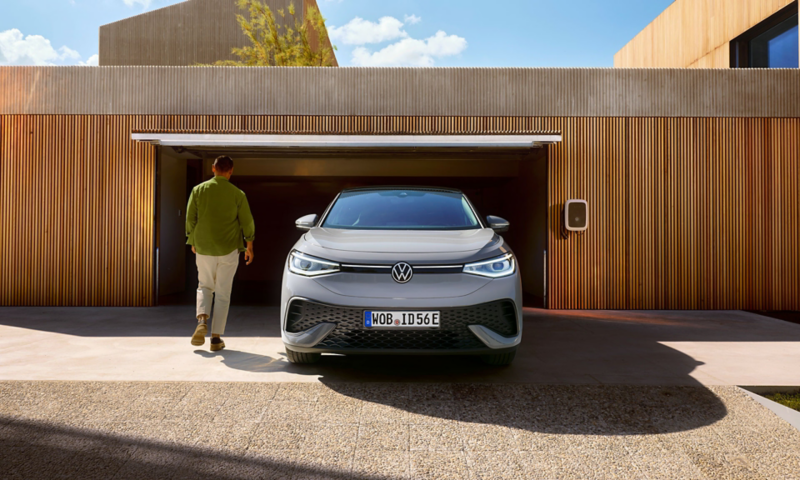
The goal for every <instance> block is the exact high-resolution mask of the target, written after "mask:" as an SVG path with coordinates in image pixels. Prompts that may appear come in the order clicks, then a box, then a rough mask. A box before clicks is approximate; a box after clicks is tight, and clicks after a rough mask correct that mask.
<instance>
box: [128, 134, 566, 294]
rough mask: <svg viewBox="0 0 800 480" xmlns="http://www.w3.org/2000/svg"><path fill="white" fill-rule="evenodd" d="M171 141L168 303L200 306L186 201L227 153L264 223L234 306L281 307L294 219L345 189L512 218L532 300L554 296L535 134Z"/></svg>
mask: <svg viewBox="0 0 800 480" xmlns="http://www.w3.org/2000/svg"><path fill="white" fill-rule="evenodd" d="M140 135H141V134H140ZM206 137H207V136H206ZM460 138H463V137H460ZM140 139H141V138H140ZM147 140H148V141H153V142H154V143H156V142H155V141H154V140H153V139H152V138H148V139H147ZM551 140H552V137H551ZM178 142H181V141H178ZM164 143H168V142H163V143H161V142H159V147H158V149H159V155H158V172H157V185H158V187H157V203H158V205H157V209H156V210H157V219H156V224H157V225H156V227H157V228H156V231H157V234H156V248H157V258H156V260H155V261H156V262H157V266H158V268H157V269H156V270H157V272H158V273H157V275H158V277H157V279H156V284H157V292H156V293H155V294H156V295H157V297H158V302H159V303H160V304H174V303H180V304H187V305H188V304H193V302H194V295H195V293H194V292H195V289H196V287H197V273H196V269H195V267H194V256H193V254H192V253H191V249H190V247H187V246H186V245H185V234H184V224H185V220H186V212H185V209H186V203H187V201H188V198H189V194H190V192H191V190H192V188H193V187H194V186H195V185H197V184H199V183H201V182H203V181H205V180H208V179H209V178H211V177H212V176H213V174H212V172H211V165H212V163H213V161H214V159H215V158H216V157H217V156H219V155H229V156H231V157H232V158H233V160H234V163H235V166H234V174H233V178H232V179H231V182H232V183H233V184H234V185H236V186H237V187H239V188H240V189H242V190H243V191H244V192H245V193H246V194H247V198H248V201H249V203H250V207H251V210H252V212H253V216H254V218H255V222H256V241H255V254H256V259H255V262H254V263H253V264H252V265H250V266H245V265H244V262H243V261H242V263H241V264H240V266H239V270H238V271H237V274H236V279H235V282H234V291H233V298H232V301H233V302H234V303H235V304H251V305H253V304H255V305H278V303H279V300H280V283H281V277H282V275H283V268H284V262H285V260H286V256H287V255H288V253H289V251H290V250H291V248H292V246H293V245H294V243H295V242H296V241H297V239H298V238H299V237H300V235H301V234H302V233H301V232H300V231H298V230H296V228H295V220H296V219H297V218H299V217H301V216H303V215H306V214H311V213H316V214H319V215H321V214H322V213H323V211H324V210H325V208H326V207H327V206H328V205H329V204H330V202H331V201H332V200H333V199H334V197H335V196H336V194H337V193H339V192H340V191H341V190H342V189H345V188H353V187H363V186H377V185H397V186H439V187H450V188H457V189H460V190H462V191H463V192H464V193H466V194H467V195H468V197H469V198H470V200H471V201H472V202H473V204H474V206H475V207H476V208H477V210H478V211H479V213H480V214H481V215H482V216H484V217H485V216H487V215H497V216H500V217H503V218H506V219H507V220H509V222H510V223H511V228H510V230H509V232H507V233H504V234H503V236H504V238H505V239H506V240H507V241H508V242H509V244H510V245H511V248H512V249H513V250H514V252H515V254H516V255H517V257H518V260H519V265H520V268H521V271H522V275H523V289H524V291H525V303H526V306H543V305H544V302H545V301H546V300H545V298H544V295H545V284H544V283H545V267H546V266H545V263H546V262H545V250H546V248H547V247H546V246H547V149H546V148H543V146H542V145H540V144H538V143H536V142H531V141H530V140H529V139H528V140H527V141H526V142H524V143H523V144H522V145H521V146H519V145H515V146H507V145H499V146H498V145H497V144H486V145H482V146H475V145H448V146H441V145H422V146H413V147H409V146H405V147H399V146H397V145H390V146H376V145H374V144H370V145H364V146H361V145H359V146H358V147H357V148H355V147H353V146H348V145H334V146H329V145H325V146H313V147H309V146H295V147H290V148H286V147H284V146H277V147H276V146H273V145H269V146H264V145H259V146H251V145H241V144H236V143H234V142H227V143H226V144H224V145H192V144H191V143H192V142H188V141H182V142H181V143H182V144H181V145H165V144H164ZM201 143H210V142H208V141H201ZM548 143H549V142H548Z"/></svg>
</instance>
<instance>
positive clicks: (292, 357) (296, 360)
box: [286, 348, 322, 365]
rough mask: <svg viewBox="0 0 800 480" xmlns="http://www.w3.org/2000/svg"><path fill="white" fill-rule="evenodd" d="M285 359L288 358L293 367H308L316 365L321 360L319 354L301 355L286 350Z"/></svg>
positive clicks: (300, 353)
mask: <svg viewBox="0 0 800 480" xmlns="http://www.w3.org/2000/svg"><path fill="white" fill-rule="evenodd" d="M286 357H287V358H289V363H293V364H295V365H309V364H312V363H317V362H319V360H320V359H321V358H322V354H321V353H302V352H295V351H294V350H289V349H288V348H287V349H286Z"/></svg>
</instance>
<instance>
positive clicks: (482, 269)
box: [464, 253, 515, 278]
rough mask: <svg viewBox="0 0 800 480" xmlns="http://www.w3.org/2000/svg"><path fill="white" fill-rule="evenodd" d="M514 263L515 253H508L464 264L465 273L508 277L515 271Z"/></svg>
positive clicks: (490, 276)
mask: <svg viewBox="0 0 800 480" xmlns="http://www.w3.org/2000/svg"><path fill="white" fill-rule="evenodd" d="M514 264H515V262H514V255H512V254H510V253H507V254H505V255H503V256H502V257H497V258H493V259H491V260H484V261H482V262H476V263H470V264H468V265H464V273H471V274H473V275H480V276H482V277H489V278H499V277H507V276H509V275H511V274H512V273H514V270H515V265H514Z"/></svg>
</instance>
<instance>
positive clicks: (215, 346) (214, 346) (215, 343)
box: [211, 337, 225, 352]
mask: <svg viewBox="0 0 800 480" xmlns="http://www.w3.org/2000/svg"><path fill="white" fill-rule="evenodd" d="M223 348H225V342H223V341H222V339H221V338H219V337H211V351H212V352H219V351H220V350H222V349H223Z"/></svg>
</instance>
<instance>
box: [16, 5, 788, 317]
mask: <svg viewBox="0 0 800 480" xmlns="http://www.w3.org/2000/svg"><path fill="white" fill-rule="evenodd" d="M209 1H210V0H191V1H190V2H187V3H186V4H180V5H181V6H184V7H185V6H186V5H187V4H191V3H196V4H197V5H206V3H207V2H209ZM276 1H277V0H276ZM308 3H309V2H306V4H308ZM677 3H680V0H679V2H677ZM677 3H676V4H677ZM169 8H171V9H174V8H175V7H169ZM164 11H167V13H169V14H170V15H172V13H171V12H173V10H169V9H164V10H162V11H158V12H153V13H151V14H147V15H155V16H157V15H166V14H165V13H164ZM174 11H178V10H174ZM192 12H193V11H192ZM186 15H188V16H189V17H191V18H195V17H194V15H195V14H194V13H191V12H190V13H187V14H186ZM138 18H140V17H135V19H134V20H136V19H138ZM136 21H138V20H136ZM154 21H155V20H154ZM158 21H161V20H158ZM172 21H173V22H176V21H177V20H175V18H173V19H172ZM147 24H148V23H147V22H144V23H137V24H136V25H139V26H138V27H136V28H149V27H146V25H147ZM122 25H124V22H121V25H120V26H117V27H118V28H119V29H120V30H119V31H124V29H123V26H122ZM131 25H134V24H133V23H132V24H131ZM117 27H114V28H111V27H104V28H106V29H107V30H106V32H115V31H117ZM125 28H128V27H125ZM130 28H132V29H134V30H135V28H134V27H130ZM114 35H117V34H116V33H115V34H114ZM119 35H122V34H119ZM131 35H132V36H133V37H134V38H138V35H139V34H137V33H131ZM111 36H113V35H111ZM123 37H124V36H123ZM123 37H117V40H115V41H118V42H120V41H121V40H120V39H121V38H123ZM170 38H171V37H170ZM173 41H174V40H164V43H163V44H162V43H156V44H148V45H149V46H148V47H147V49H148V50H154V51H153V52H145V53H142V54H141V55H139V54H135V55H134V54H132V53H130V54H129V53H125V52H123V51H121V50H116V52H117V53H108V52H114V51H115V50H114V49H110V50H101V63H102V64H104V65H108V64H111V63H114V62H118V63H120V64H126V65H130V64H135V63H137V62H139V63H141V62H152V63H158V61H160V60H158V61H157V60H156V59H157V58H161V59H163V62H162V65H163V64H164V63H166V64H171V63H175V64H179V65H180V64H193V63H195V62H197V61H198V59H201V60H200V61H205V60H202V58H201V57H197V56H189V55H188V54H187V56H182V57H181V56H175V57H170V56H169V55H167V56H162V57H159V55H161V53H160V52H163V51H164V50H165V49H169V48H172V47H170V46H169V45H173V43H172V42H173ZM183 41H184V40H180V42H183ZM109 42H111V40H109ZM180 42H179V43H180ZM111 43H113V42H111ZM101 44H102V42H101ZM165 45H166V46H165ZM226 48H227V47H226ZM209 49H210V47H209ZM120 52H122V53H120ZM103 55H105V59H104V58H102V56H103ZM137 55H138V56H137ZM170 55H171V54H170ZM181 55H183V54H181ZM122 58H128V60H125V61H123V60H119V59H122ZM111 59H117V60H113V61H112V60H111ZM223 153H224V154H229V155H231V156H232V157H233V158H234V159H235V161H236V167H235V168H236V170H235V177H234V183H235V184H236V185H237V186H239V187H240V188H242V189H243V190H244V191H245V192H246V193H247V195H248V198H249V199H250V202H251V206H252V209H253V211H254V213H255V216H256V225H257V235H256V236H257V239H256V248H257V254H258V259H257V262H256V263H255V264H254V265H253V266H251V267H248V268H242V269H240V271H239V275H238V276H237V280H236V282H237V288H236V291H237V292H242V291H244V292H246V293H245V294H247V292H249V295H253V296H255V297H258V298H259V299H266V300H267V301H270V299H271V298H275V297H277V294H278V290H279V289H278V287H277V284H278V282H279V280H280V276H281V274H282V269H283V264H284V263H283V262H284V261H285V258H286V255H287V253H288V251H289V249H290V248H291V245H292V244H293V243H294V241H295V240H296V238H297V235H298V232H297V231H296V230H295V228H294V220H295V219H296V218H298V217H300V216H302V215H305V214H309V213H321V212H322V211H323V209H324V208H325V207H326V205H327V204H328V203H329V202H330V201H331V200H332V199H333V197H334V195H335V194H336V193H337V192H338V191H340V190H341V189H342V188H345V187H354V186H364V185H375V184H410V185H418V184H425V185H441V186H446V187H457V188H460V189H462V190H464V191H465V192H466V193H468V194H469V195H470V198H472V199H473V201H474V203H475V204H476V206H477V208H478V210H479V211H481V212H482V213H483V214H484V215H489V214H493V215H499V216H503V217H505V218H507V219H509V220H510V222H511V230H510V231H509V233H508V234H504V236H506V238H507V239H508V240H509V242H510V243H511V245H512V246H513V247H514V249H515V253H516V255H517V257H518V259H519V264H520V266H521V269H522V273H523V288H524V290H525V293H526V296H527V298H526V303H527V304H528V305H530V306H546V307H548V308H561V309H755V310H800V248H799V247H800V69H795V70H786V69H779V70H766V69H744V70H708V69H699V70H691V69H539V68H488V69H487V68H425V69H408V68H347V69H339V68H277V67H267V68H229V67H190V66H169V65H166V66H142V65H139V66H105V67H96V68H87V67H1V68H0V305H86V306H123V305H124V306H148V305H154V304H157V303H158V302H160V301H163V300H164V299H166V298H168V297H169V298H173V297H174V296H175V295H180V294H181V292H187V291H188V292H191V291H192V290H193V288H195V287H194V286H193V285H192V282H193V279H192V268H193V267H192V262H191V259H192V257H191V253H190V251H188V250H187V248H186V246H185V245H184V241H185V238H184V232H183V224H184V216H185V212H184V208H185V205H186V201H187V199H188V193H189V191H190V189H191V187H192V186H193V185H195V184H197V183H199V182H201V181H202V180H204V179H205V178H208V176H209V175H210V173H211V172H210V164H211V162H212V160H213V159H214V158H215V157H216V156H217V155H220V154H223ZM570 199H581V200H586V201H587V202H588V208H589V228H588V230H587V231H586V232H585V233H583V234H574V233H573V234H569V235H564V234H563V231H562V230H563V229H562V222H563V215H562V209H563V207H564V205H565V203H566V201H567V200H570Z"/></svg>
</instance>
